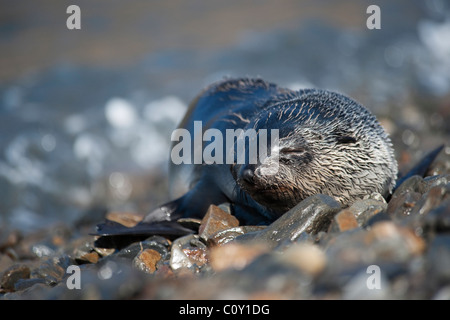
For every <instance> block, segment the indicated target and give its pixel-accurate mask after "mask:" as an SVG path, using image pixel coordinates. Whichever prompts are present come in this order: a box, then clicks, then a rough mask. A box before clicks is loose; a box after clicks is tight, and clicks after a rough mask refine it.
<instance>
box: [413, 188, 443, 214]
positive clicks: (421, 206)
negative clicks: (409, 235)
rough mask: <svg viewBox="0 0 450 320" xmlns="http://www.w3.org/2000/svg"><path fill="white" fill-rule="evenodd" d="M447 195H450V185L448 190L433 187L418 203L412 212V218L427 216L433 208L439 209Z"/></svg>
mask: <svg viewBox="0 0 450 320" xmlns="http://www.w3.org/2000/svg"><path fill="white" fill-rule="evenodd" d="M447 195H450V185H449V188H446V186H434V187H432V188H431V189H430V190H429V191H427V192H426V193H424V194H423V195H422V197H421V199H420V200H419V201H417V203H416V205H415V206H414V208H413V209H412V210H411V216H414V215H425V214H427V213H428V212H429V211H431V210H432V209H433V208H436V207H438V206H439V205H440V203H441V202H442V201H443V200H444V198H445V197H446V196H447Z"/></svg>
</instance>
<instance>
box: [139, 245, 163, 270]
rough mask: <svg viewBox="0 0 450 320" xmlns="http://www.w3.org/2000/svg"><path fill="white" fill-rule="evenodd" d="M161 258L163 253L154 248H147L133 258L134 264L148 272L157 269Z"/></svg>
mask: <svg viewBox="0 0 450 320" xmlns="http://www.w3.org/2000/svg"><path fill="white" fill-rule="evenodd" d="M160 260H161V254H160V253H159V252H158V251H156V250H154V249H145V250H144V251H142V252H141V253H139V254H138V255H137V256H136V257H135V258H134V259H133V265H134V266H135V267H136V268H137V269H139V270H141V271H143V272H146V273H153V272H155V271H156V264H157V263H158V262H159V261H160Z"/></svg>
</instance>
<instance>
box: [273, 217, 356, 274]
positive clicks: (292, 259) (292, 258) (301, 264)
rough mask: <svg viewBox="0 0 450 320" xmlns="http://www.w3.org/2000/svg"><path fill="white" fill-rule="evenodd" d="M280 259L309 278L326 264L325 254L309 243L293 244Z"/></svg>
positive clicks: (320, 270)
mask: <svg viewBox="0 0 450 320" xmlns="http://www.w3.org/2000/svg"><path fill="white" fill-rule="evenodd" d="M355 221H356V220H355ZM280 259H281V260H282V261H283V262H285V263H288V264H290V265H293V266H295V267H297V268H299V269H300V270H301V271H303V272H305V273H307V274H309V275H311V276H316V275H318V274H319V273H320V272H322V270H323V269H324V268H325V266H326V262H327V259H326V256H325V253H324V252H323V251H322V250H321V249H320V248H319V247H318V246H317V245H314V244H310V243H297V244H293V245H292V246H290V247H289V248H288V249H286V251H285V252H283V254H282V255H281V257H280Z"/></svg>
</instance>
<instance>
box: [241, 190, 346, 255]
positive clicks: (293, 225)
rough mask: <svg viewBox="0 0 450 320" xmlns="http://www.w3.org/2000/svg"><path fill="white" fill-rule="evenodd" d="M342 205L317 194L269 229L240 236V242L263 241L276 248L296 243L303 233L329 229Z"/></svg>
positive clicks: (301, 203) (315, 232) (279, 219)
mask: <svg viewBox="0 0 450 320" xmlns="http://www.w3.org/2000/svg"><path fill="white" fill-rule="evenodd" d="M340 210H341V205H340V204H339V203H338V202H337V201H336V200H335V199H333V198H332V197H330V196H327V195H323V194H317V195H313V196H311V197H308V198H306V199H305V200H303V201H302V202H300V203H299V204H297V205H296V206H295V207H294V208H292V209H291V210H289V211H288V212H286V213H285V214H283V215H282V216H281V217H280V218H278V219H277V220H276V221H275V222H273V223H272V224H271V225H270V226H268V227H267V228H265V229H263V230H261V231H256V232H249V233H246V234H243V235H241V236H238V237H237V238H236V239H235V240H236V241H240V242H248V241H255V240H256V241H262V242H264V243H266V244H267V245H268V246H270V247H272V248H275V247H276V246H277V245H279V244H280V243H286V241H295V240H296V239H297V238H299V237H300V236H301V235H302V233H304V232H306V233H309V234H317V233H318V232H320V231H325V230H327V228H328V227H329V225H330V223H331V220H332V219H333V217H334V215H335V214H336V213H338V212H339V211H340Z"/></svg>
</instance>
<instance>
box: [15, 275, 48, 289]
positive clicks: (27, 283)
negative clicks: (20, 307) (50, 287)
mask: <svg viewBox="0 0 450 320" xmlns="http://www.w3.org/2000/svg"><path fill="white" fill-rule="evenodd" d="M37 284H45V285H46V281H45V279H42V278H29V279H19V280H18V281H17V282H16V283H15V284H14V291H21V290H26V289H28V288H31V287H32V286H34V285H37Z"/></svg>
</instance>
